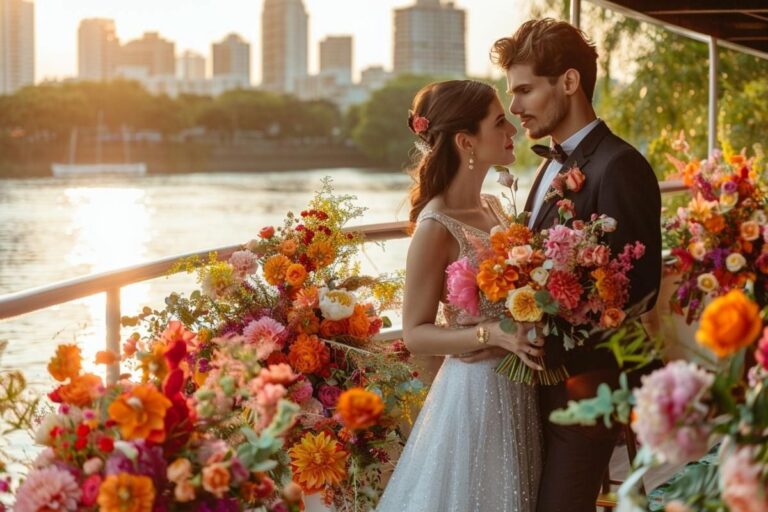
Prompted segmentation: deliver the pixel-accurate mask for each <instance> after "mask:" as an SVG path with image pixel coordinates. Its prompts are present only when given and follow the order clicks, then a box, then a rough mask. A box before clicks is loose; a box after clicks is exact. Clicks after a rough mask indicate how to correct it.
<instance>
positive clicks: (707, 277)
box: [696, 272, 720, 293]
mask: <svg viewBox="0 0 768 512" xmlns="http://www.w3.org/2000/svg"><path fill="white" fill-rule="evenodd" d="M696 284H698V286H699V290H701V291H703V292H704V293H710V292H713V291H715V290H716V289H717V287H718V286H719V285H720V283H718V281H717V277H715V274H713V273H712V272H707V273H705V274H701V275H699V277H697V278H696Z"/></svg>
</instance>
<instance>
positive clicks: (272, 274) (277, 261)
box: [264, 254, 291, 286]
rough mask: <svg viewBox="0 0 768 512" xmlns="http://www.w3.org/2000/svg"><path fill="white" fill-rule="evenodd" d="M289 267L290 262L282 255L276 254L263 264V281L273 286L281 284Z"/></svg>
mask: <svg viewBox="0 0 768 512" xmlns="http://www.w3.org/2000/svg"><path fill="white" fill-rule="evenodd" d="M290 266H291V260H289V259H288V258H286V257H285V256H283V255H282V254H276V255H274V256H272V257H271V258H269V259H268V260H267V261H266V262H265V263H264V279H266V280H267V282H268V283H269V284H271V285H273V286H278V285H280V284H283V281H284V280H285V273H286V272H287V271H288V267H290Z"/></svg>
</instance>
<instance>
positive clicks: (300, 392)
mask: <svg viewBox="0 0 768 512" xmlns="http://www.w3.org/2000/svg"><path fill="white" fill-rule="evenodd" d="M290 396H291V400H293V401H294V402H297V403H301V402H304V401H305V400H309V399H310V398H312V383H311V382H309V381H308V380H306V379H304V380H301V381H299V382H297V383H296V384H294V385H293V386H292V387H291V391H290Z"/></svg>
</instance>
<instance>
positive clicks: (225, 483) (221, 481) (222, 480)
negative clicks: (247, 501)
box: [203, 462, 229, 498]
mask: <svg viewBox="0 0 768 512" xmlns="http://www.w3.org/2000/svg"><path fill="white" fill-rule="evenodd" d="M203 489H205V490H206V491H208V492H209V493H211V494H213V495H214V496H216V497H217V498H221V497H223V496H224V494H225V493H226V492H227V491H228V490H229V470H228V469H227V466H225V465H224V464H223V463H221V462H217V463H215V464H211V465H210V466H206V467H205V468H203Z"/></svg>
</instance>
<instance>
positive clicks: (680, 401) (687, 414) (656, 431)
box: [632, 361, 715, 464]
mask: <svg viewBox="0 0 768 512" xmlns="http://www.w3.org/2000/svg"><path fill="white" fill-rule="evenodd" d="M714 379H715V377H714V375H712V374H711V373H709V372H707V371H705V370H702V369H701V368H699V367H698V366H696V365H695V364H693V363H688V362H685V361H673V362H671V363H669V364H668V365H666V366H665V367H664V368H661V369H659V370H656V371H655V372H653V373H651V374H650V375H647V376H645V377H643V385H642V387H641V388H640V389H638V390H635V392H634V394H635V400H636V402H637V404H636V406H635V413H636V420H635V422H634V423H633V424H632V429H633V430H634V431H635V432H636V433H637V437H638V440H639V441H640V443H641V444H643V445H646V446H648V447H649V448H650V449H651V450H652V451H653V452H655V453H657V454H658V455H659V458H660V459H661V460H662V461H669V462H670V463H672V464H678V463H681V462H684V461H687V460H692V459H696V458H699V457H701V456H703V455H704V454H705V453H706V452H707V449H708V446H707V442H708V439H709V434H710V430H711V429H710V427H709V426H708V425H707V424H706V422H705V419H706V416H707V413H708V412H709V409H708V406H707V405H706V404H705V401H706V400H707V399H708V398H709V394H710V387H711V386H712V383H713V382H714Z"/></svg>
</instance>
